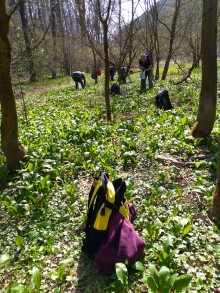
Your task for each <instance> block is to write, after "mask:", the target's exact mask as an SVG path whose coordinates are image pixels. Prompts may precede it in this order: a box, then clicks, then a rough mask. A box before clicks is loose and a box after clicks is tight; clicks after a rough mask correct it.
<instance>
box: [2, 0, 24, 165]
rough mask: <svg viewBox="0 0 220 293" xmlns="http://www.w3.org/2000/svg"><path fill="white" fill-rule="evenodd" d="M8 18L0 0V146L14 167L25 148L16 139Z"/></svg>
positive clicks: (16, 122)
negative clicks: (0, 117) (0, 118)
mask: <svg viewBox="0 0 220 293" xmlns="http://www.w3.org/2000/svg"><path fill="white" fill-rule="evenodd" d="M9 20H10V19H9V16H8V15H7V13H6V7H5V1H0V28H1V29H0V102H1V112H2V121H1V148H2V151H3V153H4V155H5V157H6V162H7V165H8V167H9V168H11V169H16V168H18V166H19V162H20V161H21V160H22V159H23V158H24V156H25V150H24V148H23V147H22V145H21V144H20V143H19V140H18V120H17V111H16V104H15V99H14V95H13V90H12V84H11V75H10V64H11V46H10V43H9V39H8V33H9Z"/></svg>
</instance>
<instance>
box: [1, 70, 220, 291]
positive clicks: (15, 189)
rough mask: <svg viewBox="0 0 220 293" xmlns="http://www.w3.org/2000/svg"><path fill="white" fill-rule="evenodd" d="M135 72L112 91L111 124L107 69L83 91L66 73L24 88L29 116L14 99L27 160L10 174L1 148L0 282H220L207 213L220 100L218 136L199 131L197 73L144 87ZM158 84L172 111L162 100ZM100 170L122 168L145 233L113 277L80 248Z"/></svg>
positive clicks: (12, 286) (155, 287)
mask: <svg viewBox="0 0 220 293" xmlns="http://www.w3.org/2000/svg"><path fill="white" fill-rule="evenodd" d="M132 78H133V83H131V84H126V85H123V86H122V95H120V96H115V97H111V107H112V117H113V119H112V123H107V122H106V110H105V101H104V97H103V81H102V80H101V81H100V83H99V84H98V85H97V86H95V85H94V84H93V81H91V80H89V81H88V85H87V87H86V89H85V90H81V91H76V90H75V89H74V85H73V83H71V81H70V80H64V82H63V84H64V83H65V86H62V82H60V85H59V86H60V88H59V87H58V86H57V88H52V89H50V90H49V88H48V89H47V92H46V91H45V92H44V93H43V91H39V92H40V94H38V93H37V91H36V86H35V89H34V90H33V91H32V90H31V88H29V93H28V94H27V96H26V101H25V103H26V107H27V121H26V119H25V115H24V105H23V103H22V101H21V100H17V106H18V115H19V136H20V140H21V142H22V145H23V146H24V147H25V148H26V150H27V156H28V158H29V160H28V162H27V163H24V164H22V166H21V168H20V169H19V170H18V172H16V173H15V174H10V173H9V172H8V170H7V169H6V167H5V166H4V164H5V159H4V157H3V156H2V155H0V180H1V186H0V187H1V196H0V200H1V206H0V231H1V232H0V233H1V237H0V288H1V289H0V292H83V293H84V292H89V293H90V292H150V290H151V292H156V291H158V292H170V291H171V292H172V291H173V290H174V291H175V292H179V291H181V288H182V289H183V291H184V292H219V291H217V290H220V244H219V230H218V228H217V226H216V224H214V223H212V222H211V221H210V220H209V218H208V215H207V211H208V209H209V206H210V204H211V201H212V192H213V190H214V188H215V182H216V169H217V142H216V141H217V137H218V131H219V130H218V125H219V111H220V109H219V103H218V105H217V108H218V109H217V117H216V123H215V127H214V129H213V132H212V136H211V137H209V138H207V139H205V140H204V139H194V138H192V136H191V135H190V130H191V128H192V126H193V124H194V122H195V119H196V115H197V107H198V96H199V89H200V74H199V73H197V75H194V76H193V78H192V80H190V81H189V83H185V84H182V85H176V84H175V79H177V78H178V77H177V76H175V75H172V76H170V79H169V80H168V81H166V82H162V81H160V82H155V84H154V89H153V90H151V91H148V92H147V93H146V94H140V93H139V81H138V77H137V74H134V75H133V76H132ZM45 88H47V87H46V86H45ZM161 89H168V90H169V92H170V97H171V101H172V103H173V105H174V109H173V110H170V111H161V110H157V109H156V107H155V103H154V96H155V93H156V92H157V91H159V90H161ZM103 169H105V170H106V171H108V172H109V174H110V175H111V178H113V179H114V178H116V177H123V178H124V179H125V181H126V183H127V191H126V196H127V199H128V200H131V201H132V202H133V203H134V205H135V207H136V210H137V214H138V216H137V218H136V220H135V222H134V223H133V225H134V227H135V229H136V230H137V231H138V233H139V235H140V236H141V237H142V238H143V239H144V240H145V241H146V249H145V254H144V255H143V257H142V258H141V259H140V261H139V262H138V263H136V264H135V265H133V266H126V265H123V264H118V265H117V274H115V275H111V276H105V275H103V274H101V273H98V272H97V271H96V269H95V268H94V264H93V261H92V260H91V259H89V258H87V257H86V256H85V255H84V254H82V252H81V244H82V238H83V236H84V232H83V228H84V224H85V219H86V207H87V197H88V193H89V189H90V185H91V179H92V176H93V175H94V174H97V173H99V171H100V170H103ZM175 280H176V282H174V281H175ZM188 285H189V286H188ZM186 287H188V289H185V288H186Z"/></svg>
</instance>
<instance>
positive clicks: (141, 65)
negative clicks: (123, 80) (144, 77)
mask: <svg viewBox="0 0 220 293" xmlns="http://www.w3.org/2000/svg"><path fill="white" fill-rule="evenodd" d="M139 68H140V69H141V70H144V66H143V62H141V61H139Z"/></svg>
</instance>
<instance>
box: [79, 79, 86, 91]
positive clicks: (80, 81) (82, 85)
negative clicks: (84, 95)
mask: <svg viewBox="0 0 220 293" xmlns="http://www.w3.org/2000/svg"><path fill="white" fill-rule="evenodd" d="M79 83H80V84H81V87H82V89H84V87H85V86H84V83H83V81H82V79H81V78H80V80H79Z"/></svg>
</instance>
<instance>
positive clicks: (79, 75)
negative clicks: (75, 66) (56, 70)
mask: <svg viewBox="0 0 220 293" xmlns="http://www.w3.org/2000/svg"><path fill="white" fill-rule="evenodd" d="M72 79H73V80H74V81H75V85H76V89H77V90H78V89H79V83H80V85H81V87H82V89H84V88H85V85H86V76H85V73H84V72H81V71H74V72H73V73H72Z"/></svg>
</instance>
